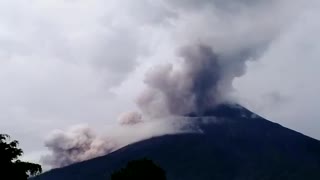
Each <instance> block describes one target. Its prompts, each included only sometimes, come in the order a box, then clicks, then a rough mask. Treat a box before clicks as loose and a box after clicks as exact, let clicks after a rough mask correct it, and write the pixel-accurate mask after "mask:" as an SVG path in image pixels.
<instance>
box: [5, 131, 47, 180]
mask: <svg viewBox="0 0 320 180" xmlns="http://www.w3.org/2000/svg"><path fill="white" fill-rule="evenodd" d="M18 145H19V142H18V141H16V140H13V141H10V136H9V135H6V134H0V172H1V173H0V179H14V180H27V179H28V178H29V177H30V176H35V175H38V174H40V173H41V172H42V168H41V166H40V165H39V164H34V163H29V162H24V161H21V160H19V159H18V158H19V157H20V156H21V155H22V154H23V151H22V149H20V148H18Z"/></svg>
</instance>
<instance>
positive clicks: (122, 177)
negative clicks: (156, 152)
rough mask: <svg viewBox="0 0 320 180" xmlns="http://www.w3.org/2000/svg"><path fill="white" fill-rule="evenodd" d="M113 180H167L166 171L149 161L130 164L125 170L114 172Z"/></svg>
mask: <svg viewBox="0 0 320 180" xmlns="http://www.w3.org/2000/svg"><path fill="white" fill-rule="evenodd" d="M111 180H166V173H165V171H164V170H163V169H162V168H160V167H159V166H157V165H156V164H154V163H153V162H152V161H151V160H149V159H146V158H144V159H140V160H134V161H130V162H128V164H127V166H126V167H125V168H122V169H120V170H119V171H116V172H114V173H113V174H112V175H111Z"/></svg>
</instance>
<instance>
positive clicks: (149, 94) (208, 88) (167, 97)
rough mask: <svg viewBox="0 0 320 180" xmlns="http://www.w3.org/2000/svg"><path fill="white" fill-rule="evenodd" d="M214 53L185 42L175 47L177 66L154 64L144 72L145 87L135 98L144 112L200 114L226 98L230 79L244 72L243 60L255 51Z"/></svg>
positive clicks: (206, 47) (155, 114)
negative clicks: (227, 53) (177, 48)
mask: <svg viewBox="0 0 320 180" xmlns="http://www.w3.org/2000/svg"><path fill="white" fill-rule="evenodd" d="M256 52H257V50H256V48H252V50H251V52H249V51H248V52H246V53H236V52H234V55H224V54H221V55H218V54H216V53H215V52H214V50H213V49H212V48H211V47H210V46H208V45H204V44H200V45H197V44H196V45H192V46H185V47H183V48H181V49H180V50H179V56H180V61H179V63H178V66H179V67H175V66H174V65H172V64H169V65H163V66H157V67H155V68H153V69H151V70H150V71H149V73H147V74H146V79H145V84H146V85H147V87H148V89H147V90H146V91H145V92H143V93H142V94H141V95H140V97H139V98H138V100H137V103H138V105H139V107H140V108H141V109H142V111H143V112H145V113H146V114H151V115H154V116H161V115H163V114H165V113H164V112H166V113H167V114H171V115H186V114H187V113H197V114H199V115H201V114H203V113H204V112H205V111H206V110H208V109H210V108H213V107H215V106H216V105H218V104H220V103H223V102H225V101H228V99H227V95H228V92H229V91H232V81H233V79H234V78H235V77H237V76H241V75H242V74H243V73H244V72H245V62H246V60H248V59H249V57H251V56H253V55H254V53H256Z"/></svg>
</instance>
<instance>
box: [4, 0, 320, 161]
mask: <svg viewBox="0 0 320 180" xmlns="http://www.w3.org/2000/svg"><path fill="white" fill-rule="evenodd" d="M319 10H320V3H319V2H318V1H317V0H304V1H302V0H258V1H253V0H241V1H239V0H238V1H236V0H157V1H151V0H141V1H135V2H133V1H131V0H121V1H119V0H91V1H87V0H31V1H30V0H1V1H0V87H1V88H0V132H1V133H7V134H10V135H11V136H12V137H13V138H14V139H18V140H19V141H20V143H21V147H22V148H23V149H24V151H25V155H24V158H25V159H27V160H34V161H38V159H39V158H40V156H41V155H43V154H46V153H47V151H48V150H47V149H46V147H45V146H44V142H45V139H46V138H47V136H48V135H49V134H50V133H51V132H53V131H54V130H57V129H61V130H66V129H68V128H70V127H72V126H74V125H79V124H87V125H88V126H90V127H92V128H93V129H94V130H95V131H97V132H98V133H101V134H106V135H108V133H114V130H113V129H114V127H115V126H117V124H118V122H119V117H121V115H122V114H123V113H125V112H130V111H135V110H137V109H138V107H137V105H136V98H137V96H138V95H139V94H140V92H141V91H143V89H145V88H146V85H145V78H146V74H148V73H147V72H148V71H149V70H150V69H152V68H153V67H157V65H163V64H166V63H173V64H175V63H176V59H177V58H178V57H177V53H176V51H177V49H179V48H180V47H181V46H184V45H185V44H193V43H206V44H209V45H210V46H211V47H214V48H215V51H216V52H217V53H225V54H228V52H238V51H239V52H240V51H242V50H243V49H248V50H250V51H252V49H254V52H256V55H253V54H252V53H251V54H250V56H248V57H247V56H246V59H245V61H244V62H243V63H244V64H245V66H244V68H243V69H241V72H239V73H238V74H237V77H236V78H235V79H232V87H233V90H232V92H231V93H230V98H232V99H233V100H234V101H236V102H237V103H239V104H241V105H243V106H245V107H247V108H249V109H250V110H252V111H254V112H255V113H257V114H259V115H261V116H263V117H265V118H267V119H269V120H271V121H273V122H277V123H279V124H281V125H283V126H286V127H289V128H291V129H294V130H296V131H299V132H301V133H303V134H306V135H308V136H311V137H314V138H317V139H320V131H319V129H320V121H319V119H320V112H319V107H320V96H319V92H320V83H319V81H318V80H317V78H318V77H319V76H320V71H319V70H318V67H319V66H320V60H319V58H320V41H318V39H319V38H320V35H319V33H318V32H320V22H319V21H318V19H319V18H320V11H319ZM257 49H258V50H257ZM235 64H236V63H235ZM125 133H126V132H124V134H125Z"/></svg>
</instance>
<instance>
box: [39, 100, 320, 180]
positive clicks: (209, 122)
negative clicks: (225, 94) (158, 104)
mask: <svg viewBox="0 0 320 180" xmlns="http://www.w3.org/2000/svg"><path fill="white" fill-rule="evenodd" d="M189 117H190V118H191V119H192V120H191V121H194V122H193V127H194V128H196V129H198V130H200V131H197V132H194V133H185V134H177V135H164V136H160V137H154V138H151V139H148V140H144V141H141V142H138V143H134V144H131V145H129V146H126V147H124V148H122V149H120V150H117V151H115V152H113V153H111V154H108V155H106V156H102V157H99V158H95V159H92V160H88V161H85V162H81V163H78V164H74V165H71V166H68V167H65V168H61V169H55V170H52V171H49V172H47V173H44V174H43V175H41V176H39V177H36V178H34V179H33V180H56V179H61V180H64V179H65V180H89V179H90V180H104V179H108V178H109V177H110V174H111V173H112V172H114V171H115V170H117V169H119V168H121V167H123V166H124V165H125V164H126V163H127V162H128V161H130V160H134V159H139V158H143V157H147V158H150V159H152V160H154V161H155V162H156V163H157V164H159V165H160V166H161V167H162V168H163V169H164V170H165V171H166V173H167V178H168V179H169V180H178V179H182V180H213V179H219V180H257V179H264V180H277V179H279V180H280V179H281V180H283V179H290V180H301V179H308V180H316V179H319V178H320V142H319V141H317V140H315V139H312V138H309V137H307V136H304V135H302V134H300V133H298V132H295V131H293V130H290V129H287V128H285V127H282V126H281V125H279V124H276V123H273V122H270V121H268V120H265V119H263V118H262V117H260V116H258V115H256V114H254V113H252V112H250V111H249V110H247V109H245V108H244V107H242V106H239V105H232V104H223V105H219V106H217V107H215V108H213V109H211V110H209V111H206V112H205V113H204V114H203V116H201V117H199V116H197V115H193V114H190V115H189Z"/></svg>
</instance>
